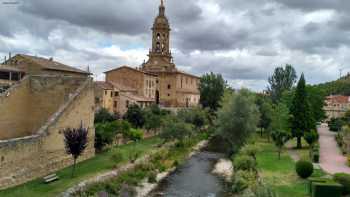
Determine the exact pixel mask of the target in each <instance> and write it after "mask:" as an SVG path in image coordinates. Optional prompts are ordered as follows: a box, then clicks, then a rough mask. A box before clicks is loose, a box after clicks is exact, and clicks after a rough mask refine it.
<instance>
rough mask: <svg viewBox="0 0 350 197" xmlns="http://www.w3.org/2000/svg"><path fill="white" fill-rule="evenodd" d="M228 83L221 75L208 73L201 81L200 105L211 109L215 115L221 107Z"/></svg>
mask: <svg viewBox="0 0 350 197" xmlns="http://www.w3.org/2000/svg"><path fill="white" fill-rule="evenodd" d="M226 86H227V85H226V81H225V80H224V78H223V77H222V76H221V75H220V74H214V73H212V72H211V73H209V74H208V73H207V74H205V75H203V76H202V77H201V79H200V84H199V91H200V96H201V97H200V103H201V104H202V106H203V108H209V109H210V112H212V113H214V112H216V111H217V109H218V108H219V107H220V102H221V99H222V96H223V95H224V91H225V88H226Z"/></svg>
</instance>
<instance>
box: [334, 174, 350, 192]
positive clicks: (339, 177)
mask: <svg viewBox="0 0 350 197" xmlns="http://www.w3.org/2000/svg"><path fill="white" fill-rule="evenodd" d="M333 179H334V181H336V182H337V183H339V184H341V185H343V194H350V175H349V174H345V173H336V174H334V176H333Z"/></svg>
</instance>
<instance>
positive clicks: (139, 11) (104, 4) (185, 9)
mask: <svg viewBox="0 0 350 197" xmlns="http://www.w3.org/2000/svg"><path fill="white" fill-rule="evenodd" d="M185 2H186V1H184V0H177V1H176V3H175V2H171V3H169V5H174V4H176V6H174V9H173V10H172V12H170V13H171V14H173V15H175V16H177V17H176V18H175V19H176V20H177V21H184V20H185V19H186V18H187V20H188V19H191V18H193V19H196V17H197V15H198V14H199V13H200V9H199V8H198V7H196V6H195V4H194V3H191V2H186V3H185ZM158 5H159V1H154V0H142V1H140V0H118V1H116V0H101V1H81V0H60V1H47V0H31V1H26V2H25V3H23V5H22V6H20V9H21V10H22V11H23V12H25V13H30V14H33V15H36V16H38V17H43V18H46V19H51V20H62V21H66V22H69V23H71V24H74V25H78V26H82V27H89V28H93V29H96V30H99V31H103V32H106V33H115V34H119V33H120V34H127V35H138V34H143V33H145V32H146V30H149V28H150V26H151V24H152V22H153V21H152V19H153V17H154V16H155V15H156V13H157V9H158ZM178 5H185V6H178Z"/></svg>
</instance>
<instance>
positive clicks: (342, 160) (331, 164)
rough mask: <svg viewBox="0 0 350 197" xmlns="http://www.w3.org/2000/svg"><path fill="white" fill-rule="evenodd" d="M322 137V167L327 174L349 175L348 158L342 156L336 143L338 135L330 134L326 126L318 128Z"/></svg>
mask: <svg viewBox="0 0 350 197" xmlns="http://www.w3.org/2000/svg"><path fill="white" fill-rule="evenodd" d="M318 133H319V135H320V139H319V142H320V166H321V168H322V169H323V170H324V171H326V172H327V173H330V174H334V173H339V172H343V173H348V174H350V167H349V166H347V158H346V157H345V156H343V155H342V153H341V150H340V149H339V147H338V145H337V142H336V141H335V135H336V133H334V132H330V131H329V129H328V126H327V125H326V124H322V125H321V126H320V127H318Z"/></svg>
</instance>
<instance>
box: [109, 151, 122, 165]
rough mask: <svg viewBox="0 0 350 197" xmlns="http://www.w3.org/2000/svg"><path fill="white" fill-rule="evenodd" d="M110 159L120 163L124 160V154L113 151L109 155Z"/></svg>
mask: <svg viewBox="0 0 350 197" xmlns="http://www.w3.org/2000/svg"><path fill="white" fill-rule="evenodd" d="M111 160H112V161H113V162H114V163H120V162H122V161H123V160H124V155H123V154H122V153H121V152H116V153H113V154H112V156H111Z"/></svg>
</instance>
